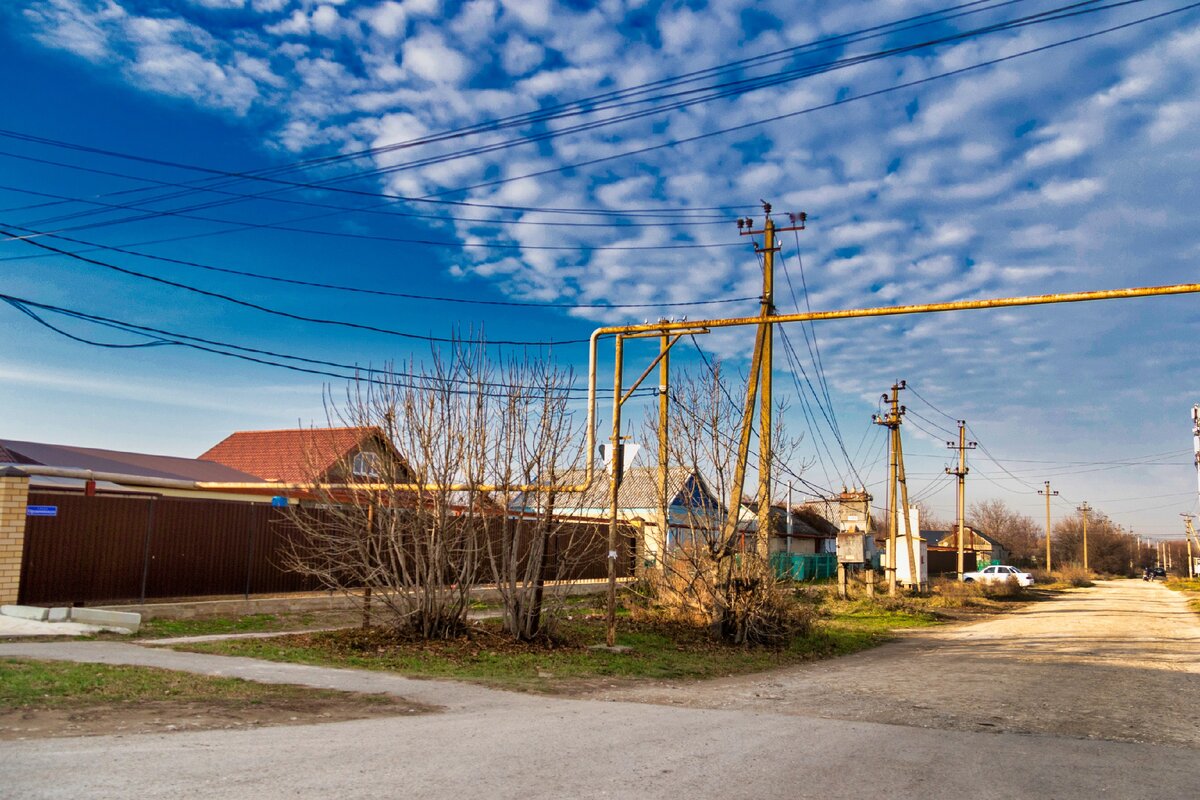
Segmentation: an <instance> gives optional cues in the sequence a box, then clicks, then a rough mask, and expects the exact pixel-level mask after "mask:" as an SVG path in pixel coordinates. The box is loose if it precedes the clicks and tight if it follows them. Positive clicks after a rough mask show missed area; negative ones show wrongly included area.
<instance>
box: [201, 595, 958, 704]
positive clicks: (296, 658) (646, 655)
mask: <svg viewBox="0 0 1200 800" xmlns="http://www.w3.org/2000/svg"><path fill="white" fill-rule="evenodd" d="M581 611H584V612H588V613H582V614H581V615H579V616H575V617H574V618H573V619H571V620H569V621H567V622H566V623H565V624H564V625H563V627H562V629H561V630H560V632H559V635H558V636H557V637H556V639H555V640H554V641H550V642H534V643H517V642H513V641H511V640H510V639H508V638H507V637H505V636H503V635H502V634H501V633H500V631H499V629H498V624H497V622H496V621H494V620H484V621H481V622H479V623H477V624H476V625H473V626H472V628H471V630H470V632H469V633H468V634H466V635H463V636H461V637H458V638H456V639H451V640H447V641H434V642H422V641H412V640H409V639H405V638H403V637H400V636H397V635H396V634H395V633H393V632H392V631H390V630H388V629H384V628H373V629H371V630H367V631H363V630H350V631H331V632H323V633H309V634H296V635H291V636H281V637H272V638H270V639H252V640H234V641H220V642H204V643H195V644H192V645H188V646H186V648H185V649H188V650H193V651H197V652H204V653H217V654H222V655H238V656H249V657H253V658H263V659H267V660H273V661H290V662H296V663H304V664H319V665H328V666H339V667H357V668H365V669H380V670H389V671H394V672H399V673H402V674H404V675H408V676H411V677H417V678H442V679H456V680H466V681H472V682H477V683H482V684H486V685H490V686H495V687H498V688H507V689H518V690H526V691H541V692H576V691H585V690H586V689H588V688H589V687H590V686H596V685H611V684H612V683H613V682H614V681H636V680H700V679H705V678H714V677H720V676H727V675H737V674H744V673H750V672H759V671H762V670H767V669H772V668H776V667H782V666H787V665H791V664H797V663H802V662H805V661H811V660H814V659H819V658H827V657H831V656H837V655H845V654H847V653H852V652H855V651H858V650H862V649H864V648H867V647H872V646H874V645H877V644H879V643H881V642H882V641H884V640H886V639H887V638H889V637H890V635H891V631H893V630H894V629H897V628H909V627H916V626H923V625H932V624H936V622H937V618H936V617H935V616H934V615H932V614H930V613H928V612H924V611H921V610H919V609H913V608H909V607H895V608H887V607H883V606H881V605H879V604H877V603H867V602H865V601H863V602H859V603H851V602H847V603H845V604H843V605H828V606H827V607H824V608H821V609H819V610H818V612H817V613H818V617H817V620H816V623H815V624H814V626H813V630H812V632H811V633H810V634H809V635H807V636H804V637H799V638H797V639H795V640H794V641H793V642H792V643H791V645H790V646H788V647H786V648H781V649H770V648H754V647H736V646H730V645H723V644H720V643H716V642H714V641H713V640H712V638H711V637H709V636H708V635H707V632H706V631H704V630H701V629H697V628H694V627H691V626H687V625H682V624H678V623H671V622H666V621H656V620H635V619H631V618H628V617H623V618H622V619H621V621H620V622H619V624H618V634H617V643H618V644H620V645H625V646H628V647H631V648H632V650H631V651H630V652H627V653H611V652H607V651H604V650H594V649H591V647H590V646H591V645H594V644H597V643H600V642H603V641H604V623H603V618H602V615H600V614H599V613H595V611H596V610H595V609H581Z"/></svg>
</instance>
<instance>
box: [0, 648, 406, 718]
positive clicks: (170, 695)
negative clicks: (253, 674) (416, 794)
mask: <svg viewBox="0 0 1200 800" xmlns="http://www.w3.org/2000/svg"><path fill="white" fill-rule="evenodd" d="M343 695H344V693H343V692H335V691H332V690H328V689H310V688H307V687H303V686H290V685H275V684H264V683H252V682H250V681H244V680H240V679H238V678H216V677H211V676H208V675H193V674H191V673H187V672H174V671H172V670H165V669H155V668H152V667H132V666H121V665H113V664H76V663H74V662H69V661H37V660H32V659H18V658H4V659H0V711H9V710H15V709H48V708H71V709H75V708H82V707H86V706H98V705H109V704H121V703H129V704H136V703H143V702H148V701H161V700H173V701H179V702H200V701H203V702H206V703H211V702H231V701H235V702H239V703H245V704H250V705H254V704H258V703H264V702H275V701H281V700H296V699H314V698H320V699H326V698H332V697H340V696H343ZM381 701H385V702H386V701H388V698H382V697H381Z"/></svg>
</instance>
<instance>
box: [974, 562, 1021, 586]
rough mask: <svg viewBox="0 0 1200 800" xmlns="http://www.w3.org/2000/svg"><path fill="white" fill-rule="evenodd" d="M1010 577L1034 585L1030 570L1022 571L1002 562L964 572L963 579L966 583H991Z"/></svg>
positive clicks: (1018, 581)
mask: <svg viewBox="0 0 1200 800" xmlns="http://www.w3.org/2000/svg"><path fill="white" fill-rule="evenodd" d="M1009 578H1016V579H1017V583H1018V584H1019V585H1020V586H1033V576H1032V575H1030V574H1029V573H1028V572H1021V571H1020V570H1019V569H1017V568H1016V567H1006V566H1003V565H1000V564H995V565H993V566H990V567H984V568H983V569H981V570H979V571H978V572H964V573H963V581H964V582H965V583H971V582H973V581H980V582H982V583H991V582H992V581H1006V580H1008V579H1009Z"/></svg>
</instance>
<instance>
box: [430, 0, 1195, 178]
mask: <svg viewBox="0 0 1200 800" xmlns="http://www.w3.org/2000/svg"><path fill="white" fill-rule="evenodd" d="M1130 1H1131V2H1145V0H1130ZM1197 7H1200V2H1197V3H1190V4H1188V5H1186V6H1183V7H1181V8H1175V9H1171V10H1170V11H1164V12H1161V13H1158V14H1153V15H1150V16H1146V17H1141V18H1139V19H1136V20H1133V21H1131V22H1126V23H1123V24H1120V25H1113V26H1110V27H1108V28H1103V29H1100V30H1097V31H1092V32H1091V33H1086V34H1080V35H1077V36H1072V37H1069V38H1066V39H1060V40H1059V41H1056V42H1051V43H1050V44H1046V45H1041V46H1038V47H1031V48H1028V49H1025V50H1021V51H1018V52H1016V53H1010V54H1009V55H1005V56H998V57H996V58H991V59H987V60H984V61H979V62H976V63H974V64H969V65H967V66H965V67H959V68H957V69H952V70H947V71H945V72H939V73H936V74H933V75H928V76H926V77H924V78H919V79H916V80H912V81H906V82H904V83H899V84H896V85H894V86H887V87H884V88H882V89H876V90H874V91H870V92H863V93H859V94H852V95H846V96H844V97H838V98H837V99H835V100H831V101H829V102H826V103H821V104H819V105H815V106H808V107H807V108H802V109H799V110H797V111H790V112H787V113H783V114H776V115H773V116H770V117H762V118H759V119H755V120H751V121H749V122H744V123H741V124H739V125H733V126H730V127H727V128H718V129H716V130H712V131H706V132H705V133H699V134H695V135H693V136H686V137H683V138H679V139H671V140H669V141H666V142H661V143H659V144H654V145H646V146H645V147H639V148H636V149H633V150H625V151H622V152H620V153H613V154H611V155H606V156H598V157H596V158H591V159H586V160H584V161H576V162H573V163H570V164H563V165H560V166H557V167H549V168H546V169H541V170H537V171H535V172H527V173H524V174H521V175H511V176H508V177H505V178H497V179H494V180H489V181H483V182H480V183H475V184H471V185H469V186H461V187H459V188H457V189H447V190H445V191H442V192H437V193H435V194H433V195H429V196H430V197H437V198H443V197H445V196H446V195H449V194H457V193H459V192H468V191H474V190H476V189H484V188H490V187H493V186H499V185H501V184H505V183H512V182H513V181H520V180H527V179H530V178H541V177H544V176H546V175H552V174H556V173H559V172H566V171H568V170H576V169H580V168H582V167H591V166H595V165H597V164H604V163H608V162H610V161H616V160H619V159H623V158H629V157H630V156H636V155H644V154H646V153H650V152H654V151H656V150H664V149H667V148H672V147H678V146H679V145H682V144H690V143H692V142H698V141H702V140H704V139H711V138H714V137H717V136H724V135H726V134H729V133H737V132H740V131H744V130H749V129H751V128H756V127H760V126H762V125H768V124H770V123H773V122H780V121H782V120H785V119H794V118H796V117H799V116H803V115H805V114H811V113H814V112H817V111H824V110H826V109H829V108H835V107H837V106H842V105H846V104H848V103H853V102H857V101H859V100H868V99H871V98H874V97H880V96H882V95H885V94H890V93H892V92H898V91H901V90H904V89H911V88H914V87H916V86H923V85H925V84H928V83H933V82H935V81H939V80H942V79H945V78H952V77H955V76H958V75H964V74H966V73H968V72H973V71H975V70H979V69H983V68H984V67H991V66H995V65H997V64H1003V63H1006V62H1009V61H1013V60H1015V59H1018V58H1023V57H1025V56H1030V55H1034V54H1037V53H1043V52H1047V51H1049V50H1053V49H1055V48H1058V47H1064V46H1066V45H1070V44H1076V43H1078V42H1082V41H1086V40H1088V39H1093V38H1096V37H1098V36H1104V35H1106V34H1109V33H1114V32H1116V31H1120V30H1125V29H1127V28H1132V27H1134V26H1137V25H1142V24H1145V23H1148V22H1153V21H1156V20H1159V19H1163V18H1165V17H1168V16H1171V15H1174V14H1181V13H1183V12H1185V11H1190V10H1192V9H1194V8H1197Z"/></svg>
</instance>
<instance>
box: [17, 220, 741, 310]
mask: <svg viewBox="0 0 1200 800" xmlns="http://www.w3.org/2000/svg"><path fill="white" fill-rule="evenodd" d="M52 238H55V239H59V240H61V241H66V242H71V243H72V244H78V245H83V246H84V247H85V248H86V249H84V250H75V251H71V252H73V253H74V254H75V255H80V254H82V253H87V252H94V251H96V250H107V251H111V252H114V253H122V254H124V255H129V256H136V257H137V258H147V259H150V260H153V261H161V262H164V263H167V264H177V265H179V266H185V267H195V268H196V269H203V270H208V271H210V272H219V273H223V274H226V275H237V276H239V277H243V278H253V279H256V280H264V281H272V282H275V283H286V284H291V285H294V286H308V287H311V288H315V289H330V290H334V291H339V292H352V293H355V294H366V295H375V296H379V297H395V298H401V299H407V300H421V301H425V302H439V303H457V304H460V305H481V306H516V307H522V308H679V307H686V306H709V305H719V304H725V303H740V302H746V301H749V300H757V299H758V298H757V297H753V296H748V297H726V298H718V299H715V300H688V301H675V302H666V301H664V302H662V303H541V302H534V301H522V300H472V299H469V298H463V297H445V296H440V295H426V294H414V293H412V292H395V291H390V290H387V289H370V288H367V287H363V286H347V285H343V284H335V283H322V282H319V281H304V280H300V279H298V278H285V277H282V276H280V275H268V274H265V273H261V272H251V271H249V270H240V269H232V268H229V267H217V266H213V265H211V264H202V263H200V262H196V261H189V260H187V259H179V258H170V257H169V256H159V255H155V254H153V253H144V252H141V251H138V250H130V249H127V248H124V247H117V246H114V245H104V244H98V243H96V242H89V241H84V240H82V239H75V238H72V237H70V236H58V235H55V236H53V237H52ZM48 255H58V254H57V253H50V254H48ZM7 260H10V259H6V258H0V261H7Z"/></svg>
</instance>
